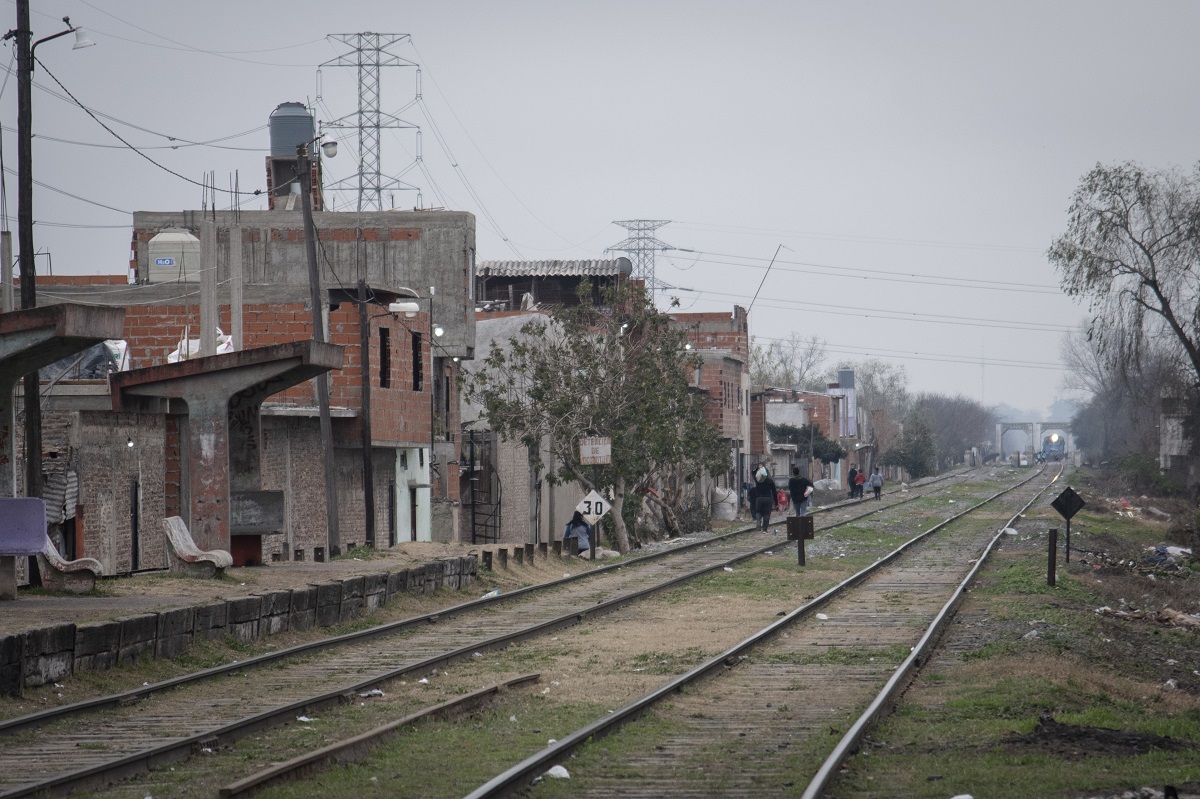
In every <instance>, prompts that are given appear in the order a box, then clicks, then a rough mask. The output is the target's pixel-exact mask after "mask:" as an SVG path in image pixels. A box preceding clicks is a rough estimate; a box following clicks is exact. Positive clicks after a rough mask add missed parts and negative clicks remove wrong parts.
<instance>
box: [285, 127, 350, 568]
mask: <svg viewBox="0 0 1200 799" xmlns="http://www.w3.org/2000/svg"><path fill="white" fill-rule="evenodd" d="M313 141H314V142H315V141H316V139H314V140H313ZM312 143H313V142H308V143H307V144H301V145H299V146H297V147H296V169H297V170H298V171H299V173H300V175H299V177H300V208H301V210H302V211H303V213H304V249H305V254H306V255H307V256H308V289H309V301H310V302H311V304H312V322H313V338H314V339H316V340H317V341H320V342H325V341H327V340H328V338H327V337H326V335H325V305H326V303H325V301H324V300H322V295H323V294H324V292H323V291H322V290H321V273H320V271H319V270H318V269H317V230H316V226H315V225H314V224H313V215H312V161H311V158H310V156H309V154H308V148H309V145H311V144H312ZM315 379H316V381H317V407H318V410H319V413H320V415H321V449H322V452H323V454H324V458H323V460H324V461H325V520H326V527H327V529H328V533H329V537H328V548H329V554H328V556H327V557H329V558H333V557H334V556H336V555H337V554H339V552H340V551H341V547H340V542H341V538H340V536H339V535H338V516H337V477H336V472H335V470H334V463H333V420H332V419H331V418H330V416H329V375H328V374H327V373H326V372H321V374H319V375H317V377H316V378H315Z"/></svg>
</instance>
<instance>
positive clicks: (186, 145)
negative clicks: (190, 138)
mask: <svg viewBox="0 0 1200 799" xmlns="http://www.w3.org/2000/svg"><path fill="white" fill-rule="evenodd" d="M266 127H267V126H266V125H260V126H259V127H257V128H255V129H253V130H248V131H243V132H242V133H235V134H233V135H231V136H222V137H220V138H218V139H210V140H208V141H200V142H183V143H180V144H148V145H147V144H143V145H139V146H138V149H139V150H184V149H187V148H189V147H211V148H213V149H214V150H237V151H241V152H257V153H263V152H268V148H265V147H231V146H229V145H221V144H217V142H222V141H228V140H229V139H236V138H239V137H241V136H248V135H250V134H251V133H258V132H260V131H262V130H265V129H266ZM2 129H3V130H4V131H5V132H6V133H16V128H10V127H8V126H3V127H2ZM33 138H34V139H37V140H40V141H50V142H55V143H56V144H71V145H75V146H77V147H95V148H98V149H101V150H124V149H126V145H124V144H103V143H101V142H89V141H76V140H74V139H60V138H58V137H56V136H47V135H45V134H42V133H38V134H34V137H33Z"/></svg>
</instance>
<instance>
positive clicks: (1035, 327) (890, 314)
mask: <svg viewBox="0 0 1200 799" xmlns="http://www.w3.org/2000/svg"><path fill="white" fill-rule="evenodd" d="M699 293H701V294H711V295H715V296H717V297H730V298H732V299H738V300H746V299H750V298H749V297H748V296H747V295H745V294H733V293H730V292H721V291H702V292H699ZM774 302H776V303H786V305H775V304H771V302H770V301H767V302H764V307H766V308H775V309H777V310H781V311H794V310H797V308H804V310H805V311H806V312H807V313H824V314H832V315H834V316H854V317H860V318H865V319H888V320H892V321H898V322H899V321H906V322H928V323H933V324H951V325H965V326H968V327H990V328H997V329H1001V330H1028V331H1031V332H1042V333H1069V332H1070V331H1071V330H1073V329H1074V328H1071V327H1064V326H1061V325H1047V324H1043V323H1040V322H1033V323H1020V322H1012V321H1010V320H1004V319H980V318H978V317H971V316H950V315H947V314H930V313H915V312H913V313H906V312H904V311H892V310H888V309H886V308H861V307H857V306H852V305H839V306H837V308H838V309H842V308H844V309H848V310H836V309H834V308H831V307H830V306H829V305H827V304H824V303H818V302H804V301H803V300H785V299H779V298H775V299H774ZM850 311H859V313H851V312H850ZM876 314H887V316H877V315H876Z"/></svg>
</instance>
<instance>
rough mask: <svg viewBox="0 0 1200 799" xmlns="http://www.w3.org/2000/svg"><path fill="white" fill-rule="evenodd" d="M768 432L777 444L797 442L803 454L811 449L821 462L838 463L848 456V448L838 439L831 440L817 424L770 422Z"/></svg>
mask: <svg viewBox="0 0 1200 799" xmlns="http://www.w3.org/2000/svg"><path fill="white" fill-rule="evenodd" d="M767 433H769V434H770V436H771V441H773V442H775V443H776V444H795V445H796V446H797V447H799V448H800V453H801V454H802V455H807V454H808V453H809V452H810V451H811V452H812V456H813V457H814V458H816V459H817V460H819V461H820V462H821V463H825V464H829V463H836V462H837V461H840V460H841V459H842V458H844V457H846V450H845V449H843V448H842V446H841V445H840V444H838V443H837V442H836V441H830V440H829V439H828V438H826V437H825V434H824V433H822V432H821V428H819V427H817V426H816V425H815V424H806V425H803V426H801V427H796V426H795V425H792V424H768V425H767Z"/></svg>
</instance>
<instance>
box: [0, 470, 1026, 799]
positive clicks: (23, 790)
mask: <svg viewBox="0 0 1200 799" xmlns="http://www.w3.org/2000/svg"><path fill="white" fill-rule="evenodd" d="M1031 479H1032V478H1031ZM931 482H933V481H931ZM1008 490H1011V489H1008ZM923 496H926V495H925V494H921V495H916V496H911V497H908V498H906V499H904V500H901V501H900V502H895V503H892V504H890V505H888V506H887V507H889V508H891V507H896V506H898V505H901V504H906V503H907V502H910V501H914V500H916V499H920V498H922V497H923ZM844 504H851V503H840V504H839V506H841V505H844ZM830 507H836V506H830ZM878 510H880V508H878V507H874V506H872V510H870V511H868V512H866V513H862V514H857V515H854V516H851V517H849V518H846V519H843V520H841V521H838V522H836V523H835V524H832V525H828V526H826V527H823V528H821V529H822V530H830V529H834V528H836V527H840V526H844V525H847V524H851V523H853V522H854V521H857V520H859V519H863V518H866V517H869V516H874V515H875V514H876V512H877V511H878ZM955 518H957V517H955ZM780 523H782V522H780ZM755 530H757V528H754V527H751V528H748V529H746V530H740V531H737V532H738V533H742V532H752V531H755ZM732 537H733V534H724V535H722V536H719V537H716V538H713V539H705V540H704V541H700V542H695V545H699V546H703V545H707V544H711V543H713V542H714V541H719V540H724V539H728V538H732ZM781 543H782V542H780V541H778V540H776V541H773V542H771V543H769V544H766V545H763V546H761V547H757V548H753V549H750V550H748V551H746V552H743V553H741V554H738V555H736V556H734V557H733V558H728V559H725V560H722V561H719V562H717V563H712V564H709V565H707V566H703V567H701V568H699V569H695V570H692V571H690V572H688V573H686V574H683V575H679V576H677V577H674V578H672V579H670V580H667V581H663V582H659V583H655V584H654V585H651V586H649V587H647V588H644V589H641V590H638V591H634V592H631V593H630V594H626V595H624V596H620V597H616V598H614V599H611V600H608V601H605V602H602V603H599V604H597V605H595V606H592V607H590V608H588V609H586V610H583V611H574V612H571V613H567V614H563V615H561V616H558V617H555V618H552V619H549V620H547V621H544V622H541V623H538V624H534V625H529V626H526V627H524V628H523V629H520V630H517V631H515V632H511V633H506V634H502V635H499V636H494V637H493V638H490V639H486V640H484V641H476V642H474V643H471V644H469V645H466V646H462V647H459V648H456V649H452V650H448V651H443V652H441V653H439V654H437V655H435V656H433V657H430V658H426V659H424V660H422V661H419V662H416V663H411V664H409V665H407V666H402V667H400V668H396V669H392V670H389V671H387V672H384V673H378V674H375V675H373V676H371V677H369V678H367V679H364V680H362V681H359V682H357V683H354V684H351V685H345V686H341V687H339V688H337V689H335V690H332V691H327V692H325V693H322V694H319V695H313V696H308V697H304V698H302V699H299V700H296V701H293V702H289V703H287V704H284V705H277V706H275V707H273V708H271V709H269V710H266V711H263V712H260V713H257V714H253V715H250V716H246V717H243V718H241V719H238V720H235V721H233V722H230V723H228V724H225V725H221V726H219V727H215V728H209V729H207V730H204V731H202V732H198V733H195V734H193V735H190V736H185V737H183V738H179V739H175V740H174V741H169V742H166V743H164V744H162V745H159V746H154V747H150V748H147V749H143V750H140V751H137V752H133V753H130V754H127V755H124V756H121V757H118V758H115V759H113V760H110V761H107V762H104V763H99V764H96V765H93V766H89V767H85V768H82V769H77V770H75V771H71V772H67V773H62V774H58V775H56V776H53V777H49V778H47V779H45V780H42V781H40V782H36V783H30V784H26V785H24V786H20V787H18V788H15V789H12V790H9V791H6V792H3V793H0V799H16V797H24V796H33V795H61V794H63V793H66V792H68V791H70V790H73V789H75V788H78V787H88V786H93V785H98V784H103V783H105V782H108V781H110V780H112V779H116V778H120V777H125V776H131V775H134V774H137V773H140V772H143V771H146V770H148V769H150V768H152V767H154V766H156V765H160V764H163V763H169V762H174V761H176V760H180V759H183V758H184V757H186V756H187V755H188V754H189V753H190V752H192V751H193V750H195V749H199V748H201V747H203V746H205V745H219V744H220V743H221V742H223V741H231V740H234V739H236V738H238V737H241V736H242V735H245V734H248V733H250V732H253V731H255V730H258V729H261V728H264V727H266V726H269V725H271V724H272V723H274V722H275V721H276V720H278V719H280V718H284V717H291V715H292V714H294V713H297V712H305V713H307V712H312V711H314V710H316V709H320V708H323V707H328V706H330V705H333V704H337V703H340V702H341V701H343V700H344V699H345V698H347V697H353V696H354V695H356V694H357V693H359V692H361V691H365V690H369V689H371V688H374V687H377V686H379V685H381V684H384V683H387V682H389V681H391V680H395V679H398V678H400V677H404V676H407V675H410V674H414V673H420V672H423V671H427V670H429V669H434V668H438V667H443V666H446V665H449V664H451V663H453V662H456V661H458V660H462V659H464V658H468V657H471V656H472V655H473V654H474V653H475V652H480V651H490V650H493V649H502V648H504V647H507V646H509V645H511V644H513V643H517V642H520V641H524V640H528V639H531V638H536V637H538V636H541V635H546V634H548V633H551V632H554V631H557V630H560V629H563V628H566V627H570V626H574V625H576V624H580V623H582V622H583V621H585V620H586V619H588V618H590V617H593V616H598V615H603V614H605V613H608V612H612V611H614V610H617V609H619V608H621V607H623V606H625V605H628V604H632V603H634V602H636V601H639V600H641V599H644V598H645V597H648V596H651V595H653V594H655V593H658V592H660V591H663V590H666V589H668V588H671V587H674V586H676V585H679V584H681V583H684V582H686V581H688V580H691V579H694V578H696V577H698V576H701V575H704V574H707V573H709V572H712V571H716V570H719V569H723V568H725V567H727V566H731V565H734V564H737V563H740V562H742V561H745V560H748V559H750V558H753V557H756V556H758V555H760V554H762V553H764V552H767V551H770V550H774V549H778V548H779V547H780V544H781ZM695 545H692V544H689V545H686V547H676V548H673V549H671V550H666V551H665V552H664V553H655V554H653V555H650V556H646V557H643V558H639V559H637V560H636V561H635V563H638V564H641V563H644V562H646V561H649V560H657V559H658V558H659V557H660V556H661V555H663V554H672V553H678V552H682V551H685V550H686V549H691V548H694V546H695ZM902 549H903V547H902ZM887 557H888V558H890V557H892V556H891V555H889V556H887ZM627 565H630V564H616V565H614V566H613V567H607V569H606V571H608V570H612V569H616V568H622V567H624V566H627ZM596 571H600V570H596ZM594 573H595V572H587V573H585V574H587V575H590V574H594ZM851 579H853V578H851ZM564 582H569V580H566V579H564V580H556V581H554V582H553V583H552V585H561V584H562V583H564ZM521 591H525V589H521ZM514 593H516V592H514ZM827 593H828V592H827ZM510 596H511V594H510ZM824 596H825V595H822V597H824ZM820 599H821V598H820V597H819V598H818V600H820ZM491 601H492V600H482V601H480V600H475V601H472V602H468V603H465V604H464V605H459V606H456V607H455V608H454V609H455V610H457V609H460V608H463V607H479V606H482V605H487V604H489V603H490V602H491ZM810 604H811V603H810ZM448 615H449V614H446V613H445V612H441V613H432V614H426V615H424V616H421V617H417V618H416V619H415V620H405V622H404V623H403V624H404V626H405V627H407V626H411V625H412V624H414V623H422V622H423V623H425V624H430V623H437V622H438V621H439V620H440V618H441V617H444V616H448ZM389 626H395V625H389ZM368 637H369V636H368ZM360 638H362V636H361V635H359V634H350V635H348V636H339V637H337V638H334V639H326V640H325V642H324V643H326V644H327V646H326V647H313V646H306V645H301V646H299V647H293V648H292V653H293V654H295V653H296V650H301V651H309V650H312V649H316V648H331V647H330V646H328V645H329V644H330V643H331V642H342V641H344V640H345V639H360ZM271 655H272V657H270V658H267V659H262V658H259V659H248V660H245V661H242V662H240V663H238V664H234V665H233V666H232V667H229V666H226V667H218V669H215V670H214V669H209V670H205V672H201V673H198V674H203V675H204V676H205V678H208V677H211V676H215V674H214V672H217V673H228V672H233V671H241V670H242V669H243V668H245V667H246V666H247V665H261V664H262V663H263V662H267V661H269V660H277V659H279V658H278V656H277V653H271ZM255 660H257V663H255V662H254V661H255ZM187 681H188V680H187V679H186V678H176V679H175V680H174V681H172V682H176V683H177V684H182V683H183V682H187ZM193 681H194V680H193ZM152 687H153V686H149V687H143V688H141V689H135V690H134V691H130V692H126V693H127V694H134V695H148V693H149V692H150V691H149V689H150V688H152ZM77 704H79V705H89V704H90V705H91V707H90V708H89V709H95V706H96V705H97V704H98V700H92V702H91V703H88V702H84V703H77ZM109 704H112V703H111V702H110V703H109ZM59 715H61V714H59ZM23 718H27V717H23Z"/></svg>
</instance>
